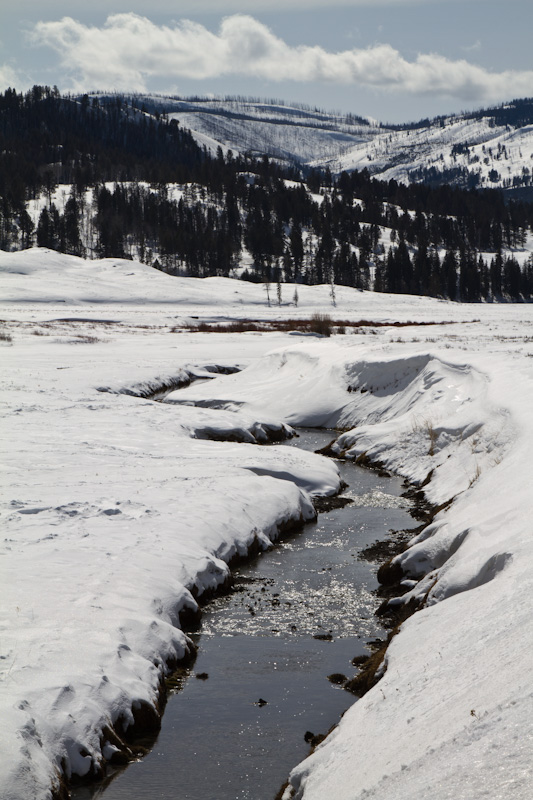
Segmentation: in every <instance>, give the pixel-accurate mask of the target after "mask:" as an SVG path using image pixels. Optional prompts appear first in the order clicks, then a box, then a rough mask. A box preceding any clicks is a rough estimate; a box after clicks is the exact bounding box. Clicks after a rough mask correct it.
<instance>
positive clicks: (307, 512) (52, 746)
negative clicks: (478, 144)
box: [0, 250, 533, 800]
mask: <svg viewBox="0 0 533 800" xmlns="http://www.w3.org/2000/svg"><path fill="white" fill-rule="evenodd" d="M0 270H1V271H2V272H3V280H2V283H3V287H4V292H5V300H3V301H1V302H2V308H1V309H0V318H1V319H2V320H3V322H2V328H1V330H2V331H3V332H4V334H5V337H6V338H4V339H3V340H2V342H1V343H0V344H1V348H2V356H3V361H4V364H5V369H4V371H3V374H2V378H1V381H2V383H1V386H2V391H1V401H2V406H3V411H4V417H5V420H6V432H7V436H6V443H5V445H4V452H3V457H2V465H3V466H2V470H3V481H2V483H3V487H4V491H3V494H4V503H3V510H2V512H1V513H2V530H3V537H2V542H1V543H0V548H1V550H2V564H3V570H4V575H5V576H6V578H7V579H6V578H4V579H3V580H2V582H1V587H2V588H1V592H2V603H1V606H0V608H1V609H2V612H1V625H2V633H1V636H0V641H1V642H2V653H1V655H2V661H1V664H0V669H1V672H2V680H1V682H0V704H1V709H2V711H1V715H2V722H3V724H2V728H1V730H0V748H1V750H2V759H1V761H0V764H1V766H0V786H2V787H3V791H4V794H5V798H6V800H22V799H23V798H24V800H26V799H27V798H28V797H32V798H36V800H41V798H42V799H43V800H44V798H48V797H49V796H50V786H51V785H53V784H54V782H55V784H56V785H57V782H58V776H59V772H60V771H61V770H63V771H64V773H65V774H66V775H69V774H70V773H71V772H76V773H77V774H80V775H84V774H88V773H90V772H91V771H96V770H97V769H98V766H99V764H100V763H101V761H102V756H103V755H104V756H105V757H110V755H111V753H112V752H113V747H114V745H113V743H112V742H111V741H110V740H109V738H107V739H106V736H105V734H103V732H104V731H105V729H106V727H108V726H110V725H116V726H118V727H119V721H123V722H124V723H125V724H126V725H127V724H128V722H131V721H132V707H133V706H134V705H135V704H138V703H139V702H147V703H151V704H154V703H155V702H156V700H157V693H158V690H159V683H160V680H161V676H162V674H163V673H164V671H165V666H164V664H165V662H169V663H172V662H173V661H175V660H176V659H177V658H180V657H181V656H182V655H184V654H185V652H186V650H187V648H188V647H189V646H190V645H189V641H188V639H187V637H186V636H185V635H184V633H183V632H182V631H181V630H180V628H179V618H178V617H179V612H180V611H181V610H182V609H184V608H191V609H194V608H195V607H196V602H197V597H198V596H199V595H201V594H202V593H203V592H205V591H208V590H211V589H214V588H216V586H217V585H219V584H220V583H221V582H223V581H224V580H225V578H226V576H227V574H228V567H227V562H228V561H229V560H231V558H232V557H233V556H234V555H235V554H238V553H245V552H246V550H247V549H248V548H249V547H250V546H251V545H252V544H254V543H255V542H258V543H259V544H260V545H261V544H262V545H265V546H266V545H268V543H269V541H271V540H272V539H274V538H275V537H276V536H277V531H278V528H279V527H280V526H283V525H284V524H286V523H287V522H290V521H298V520H300V519H305V518H309V517H310V516H311V515H312V514H313V510H312V506H311V504H310V495H312V494H315V493H326V494H328V493H332V492H334V491H335V490H336V489H337V487H338V475H337V471H336V468H335V466H334V463H333V462H331V460H328V459H325V458H321V457H319V456H314V455H313V454H308V453H304V452H301V451H296V450H294V449H292V448H291V449H289V448H287V451H288V452H285V450H284V448H258V447H256V446H254V445H253V444H250V443H248V442H253V441H254V440H255V441H257V440H261V438H262V433H261V431H263V433H264V432H265V431H266V430H269V431H272V430H274V431H276V430H278V431H279V430H282V429H283V426H286V425H321V426H339V427H340V428H342V430H343V431H345V432H344V433H343V434H342V435H341V436H340V437H339V439H338V442H337V448H338V450H339V452H343V453H345V454H346V455H348V456H350V457H356V456H358V455H360V454H362V453H366V454H367V455H369V456H370V457H371V458H372V459H375V460H379V461H381V462H383V463H384V464H385V466H387V467H388V468H390V469H392V470H394V471H396V472H398V473H399V474H401V475H404V476H405V477H406V478H408V479H409V480H410V481H412V482H413V483H415V484H417V485H421V484H422V483H423V482H425V480H426V479H427V478H428V476H430V475H431V478H430V480H429V482H428V483H427V484H426V486H425V491H426V493H427V496H428V498H429V500H430V501H431V502H432V503H435V504H440V503H445V502H447V501H450V500H453V502H452V503H451V504H450V505H449V506H447V508H446V509H444V510H443V511H441V512H440V513H439V514H438V515H437V517H436V518H435V519H434V521H433V523H432V524H431V526H430V527H429V528H427V529H426V530H425V531H424V532H423V533H422V534H420V535H419V536H418V537H417V538H416V539H415V540H414V541H413V542H412V546H411V547H410V549H409V550H407V551H406V552H405V553H404V554H402V555H400V556H398V557H397V560H398V563H399V564H400V565H401V566H402V569H403V570H404V572H405V574H406V576H407V577H408V578H409V579H410V580H411V581H412V582H413V583H412V584H411V585H412V588H411V590H410V592H409V593H408V594H407V595H405V596H403V597H402V598H401V599H399V600H398V601H397V602H399V603H401V602H405V600H406V599H409V597H411V596H413V597H416V598H417V599H419V600H423V601H424V608H423V610H421V611H419V612H417V613H416V614H415V615H414V616H413V617H411V618H410V619H408V620H407V622H405V623H404V624H403V625H402V628H401V631H400V633H399V634H398V635H397V636H396V637H395V638H394V639H393V641H392V644H391V646H390V647H389V650H388V653H387V658H386V671H385V674H384V676H383V678H382V679H381V681H380V682H379V683H378V684H377V685H376V686H375V687H374V689H372V690H371V691H370V692H369V693H368V694H367V695H365V696H364V697H363V698H362V699H361V700H359V701H358V702H357V703H355V704H354V706H353V707H352V708H351V709H350V711H349V712H347V713H346V714H345V716H344V717H343V719H342V721H341V722H340V724H339V726H338V728H337V729H336V730H335V731H334V732H333V733H332V734H331V735H330V736H329V737H328V739H327V740H326V741H325V742H324V743H323V744H322V745H320V746H319V747H318V748H317V749H316V751H315V752H314V754H313V755H312V756H311V757H310V758H309V759H307V760H306V761H304V762H303V763H302V764H301V765H300V766H298V767H297V768H296V769H295V770H294V771H293V773H292V776H291V786H292V790H293V792H294V796H295V797H298V798H305V800H318V798H320V800H323V798H324V797H337V798H338V800H343V798H346V800H348V798H350V800H358V798H363V797H364V798H365V800H366V798H373V799H375V800H390V798H392V797H393V798H394V800H403V798H407V797H408V796H409V797H412V795H413V791H415V792H417V793H418V795H419V796H421V797H428V796H432V797H435V798H437V800H444V799H445V798H452V797H453V798H457V797H461V798H472V800H473V799H474V798H476V800H477V798H480V797H488V798H491V800H495V798H500V797H502V798H503V797H505V798H506V797H510V796H512V797H517V798H518V800H525V798H526V797H529V793H530V786H531V740H532V738H533V730H532V728H533V726H532V723H531V719H532V718H533V716H532V711H533V709H532V708H531V706H532V702H531V700H532V692H531V688H530V686H529V683H530V680H529V677H530V675H531V671H532V668H533V663H532V662H533V648H532V647H531V644H532V639H533V629H532V628H533V624H532V622H531V614H530V611H529V608H530V598H531V594H532V589H533V587H532V585H531V584H532V582H533V578H532V576H531V565H532V564H533V545H532V543H531V541H532V540H531V519H532V518H533V514H532V512H533V508H532V506H533V493H532V492H531V477H532V470H531V458H530V453H531V447H532V445H533V441H532V439H533V418H532V412H531V397H532V389H533V358H532V356H533V346H532V333H531V330H532V329H531V313H530V306H523V305H515V306H511V305H502V306H490V307H488V306H482V305H475V306H460V305H458V304H452V303H447V302H442V301H436V300H431V299H428V298H417V297H404V296H390V295H373V294H371V293H365V292H358V291H355V290H351V289H339V290H338V293H337V308H336V309H332V308H331V306H330V305H329V287H327V286H322V287H320V286H319V287H299V294H300V302H299V305H298V308H294V307H288V306H287V307H282V308H281V309H280V308H276V307H271V308H269V307H267V306H266V302H265V295H264V291H263V290H262V287H258V286H255V285H252V284H244V283H238V282H234V281H231V280H225V279H206V280H201V281H200V280H194V279H177V278H171V277H169V276H167V275H164V274H163V273H159V272H155V273H154V271H153V270H150V269H149V268H148V267H144V266H143V265H140V264H137V263H135V262H130V261H119V260H107V261H103V262H83V261H81V260H80V259H76V258H73V257H69V256H64V255H59V254H55V253H49V252H46V251H42V250H32V251H26V252H22V253H0ZM300 289H301V291H300ZM291 296H292V293H291ZM316 310H321V311H325V312H326V313H331V314H332V316H335V317H339V318H343V319H362V318H363V319H371V320H375V321H390V322H393V321H403V322H405V321H408V320H416V321H425V322H438V323H441V324H438V325H434V326H431V327H427V328H425V327H406V328H401V329H399V328H393V327H386V328H374V329H372V328H363V329H356V332H355V333H351V334H348V335H346V336H336V337H332V339H329V340H326V339H321V340H313V341H309V340H308V339H306V338H305V337H303V336H302V337H298V336H292V335H282V334H280V333H257V332H256V333H250V334H200V333H187V332H181V333H171V331H172V329H173V328H174V326H175V325H176V324H179V323H180V322H186V321H187V320H188V319H191V318H192V317H199V318H201V319H211V320H217V319H218V320H221V321H222V320H225V319H231V318H236V317H253V318H262V319H275V318H276V316H277V317H278V318H279V317H286V316H289V315H290V316H291V317H293V316H300V315H301V316H302V317H308V316H310V314H311V313H313V311H316ZM474 320H476V321H474ZM448 322H452V323H453V324H444V323H448ZM9 337H11V341H9ZM212 365H222V366H232V365H238V366H241V367H245V366H247V368H246V369H245V370H244V371H242V372H240V373H237V374H233V375H227V376H220V377H216V378H214V379H213V380H210V381H208V382H205V383H203V384H194V385H191V386H190V387H189V388H186V389H182V390H180V391H179V392H175V393H174V394H173V395H169V396H168V397H167V398H166V400H167V403H166V404H164V403H154V402H153V401H150V400H146V399H140V398H137V397H131V396H128V395H126V394H123V392H124V391H125V390H132V389H134V390H135V391H140V390H142V389H148V388H156V387H157V386H161V385H163V384H169V383H171V382H172V381H173V380H175V381H178V380H181V379H183V377H184V376H185V377H187V376H188V375H189V374H190V373H197V374H202V375H204V377H205V376H206V371H205V369H204V368H205V367H208V366H212ZM99 389H106V391H98V390H99ZM210 435H218V436H219V437H220V438H229V439H231V440H233V439H238V440H240V441H239V442H235V441H229V442H225V441H220V442H213V441H206V440H205V437H206V436H210ZM384 533H385V532H384ZM183 735H184V736H186V735H187V733H186V731H184V732H183ZM287 796H289V794H288V793H287ZM3 798H4V795H2V800H3Z"/></svg>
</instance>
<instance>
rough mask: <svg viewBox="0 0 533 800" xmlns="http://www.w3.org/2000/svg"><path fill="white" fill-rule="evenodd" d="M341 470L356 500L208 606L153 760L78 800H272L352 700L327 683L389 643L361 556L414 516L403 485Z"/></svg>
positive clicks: (305, 441) (310, 437) (302, 443)
mask: <svg viewBox="0 0 533 800" xmlns="http://www.w3.org/2000/svg"><path fill="white" fill-rule="evenodd" d="M300 434H301V435H300V438H299V439H298V440H293V442H292V443H293V444H296V446H298V447H304V448H307V449H317V448H320V447H323V446H324V445H326V444H328V443H329V442H330V441H331V438H332V432H330V431H307V432H303V431H302V432H300ZM281 446H284V445H281ZM339 466H340V469H341V476H342V478H343V480H344V481H345V482H346V483H348V482H349V483H350V486H349V488H348V489H347V490H346V491H345V492H343V497H347V498H350V499H351V500H352V501H353V502H352V503H351V504H349V505H347V506H346V507H345V508H339V509H334V510H332V511H328V512H326V513H324V514H321V515H320V517H319V520H318V522H317V523H316V524H311V525H307V526H306V528H305V529H304V530H303V531H301V532H300V533H298V534H297V535H295V536H293V537H290V538H289V539H286V540H284V541H283V542H281V543H280V544H279V545H278V546H276V547H275V548H274V549H273V550H271V551H269V552H268V553H263V554H262V555H260V556H259V557H258V558H257V559H255V560H254V561H253V562H252V563H251V564H248V565H246V566H244V567H240V568H238V569H237V571H236V584H235V589H236V591H234V592H232V593H231V594H230V596H224V597H221V598H218V599H216V600H213V601H211V602H210V603H209V604H208V605H207V606H206V608H205V609H204V612H203V617H202V625H201V628H200V631H199V635H198V637H195V638H197V643H198V646H199V653H198V658H197V661H196V663H195V666H194V672H193V676H192V677H190V678H189V679H188V681H187V682H186V684H185V686H184V688H182V689H181V691H180V692H179V694H178V695H176V696H175V697H172V698H170V700H169V703H168V704H167V707H166V709H165V715H164V717H163V727H162V730H161V733H160V734H159V737H158V741H157V743H156V744H155V746H154V748H153V751H152V752H151V753H150V754H149V755H148V756H147V757H146V759H144V760H143V761H141V762H139V763H137V764H132V765H131V766H130V767H128V769H127V770H126V771H125V772H124V773H122V774H119V775H118V776H116V779H114V780H112V782H111V783H110V785H109V787H108V788H107V790H105V791H103V792H102V791H101V790H100V789H98V790H97V791H96V794H92V792H90V791H89V790H88V789H87V790H83V789H80V790H78V791H76V792H75V793H74V796H73V800H85V798H88V797H103V798H105V800H149V798H152V797H154V796H157V797H159V798H162V799H163V798H168V800H200V799H203V798H210V797H216V798H217V800H236V798H242V799H243V800H272V798H273V797H274V795H275V794H276V791H277V790H278V789H279V787H280V786H281V784H282V783H283V782H284V781H285V780H286V778H287V776H288V774H289V771H290V769H291V768H292V767H293V766H294V764H295V763H296V762H297V761H298V760H299V759H301V758H302V757H303V756H305V755H306V753H307V751H308V749H309V743H308V742H306V741H305V738H304V734H305V733H306V732H308V731H312V732H314V733H315V734H324V733H326V732H327V731H328V730H329V728H330V727H331V726H332V725H334V724H336V723H337V721H338V719H339V718H340V716H341V715H342V713H343V712H344V711H345V710H346V708H348V707H349V706H350V705H351V704H352V703H353V702H354V699H355V698H354V697H353V695H350V694H348V693H347V692H345V691H343V690H342V689H340V688H339V687H335V686H334V685H333V684H328V682H327V679H326V676H327V675H329V674H332V673H340V672H343V673H344V674H346V675H347V676H351V675H353V674H354V672H355V668H354V667H353V666H352V665H351V659H352V658H353V657H355V656H361V655H364V654H368V649H367V648H365V643H366V642H367V641H368V640H374V639H375V638H376V637H379V636H383V635H384V632H383V629H382V628H381V626H380V624H379V623H378V621H377V619H376V618H375V616H374V611H375V609H376V607H377V602H378V601H377V600H376V597H375V595H374V590H375V589H376V588H377V582H376V580H375V570H376V564H375V563H374V564H372V563H369V562H368V561H366V560H361V559H360V558H359V553H360V552H361V550H362V549H363V548H364V547H366V546H368V545H370V544H372V543H373V542H374V541H375V539H376V538H384V537H385V536H386V534H387V532H388V531H389V529H394V530H397V529H398V528H402V527H408V526H411V525H412V524H413V519H412V517H411V516H410V515H409V513H408V508H409V503H408V502H407V501H406V500H403V499H402V498H401V497H399V492H400V491H401V488H402V487H401V481H399V480H398V479H395V478H385V477H379V476H378V475H377V474H376V473H375V472H371V471H369V470H364V469H361V468H360V467H356V466H354V464H353V463H350V462H345V463H340V464H339ZM315 637H317V638H315ZM321 637H324V638H321ZM206 674H207V675H208V676H209V678H208V679H207V678H206V679H205V680H201V679H200V680H195V678H194V676H195V675H196V676H200V677H203V676H205V675H206ZM265 698H268V700H266V703H265V705H264V706H263V705H261V704H258V701H259V699H265Z"/></svg>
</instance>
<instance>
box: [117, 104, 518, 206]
mask: <svg viewBox="0 0 533 800" xmlns="http://www.w3.org/2000/svg"><path fill="white" fill-rule="evenodd" d="M130 99H132V98H130ZM134 99H135V103H136V104H137V106H140V105H141V104H142V103H143V101H144V102H146V104H147V106H148V108H149V109H150V110H151V111H152V113H153V112H154V111H158V113H161V112H162V113H166V114H167V115H168V117H169V118H174V119H177V120H179V122H180V124H181V125H182V126H183V127H186V128H188V129H190V131H191V133H192V134H193V136H194V137H195V138H196V139H197V141H198V143H199V144H200V145H201V146H204V145H205V146H206V147H207V149H208V150H210V151H211V152H212V153H215V152H216V149H217V147H218V146H219V145H220V146H222V149H223V150H224V152H227V150H233V152H240V153H244V152H247V151H249V152H252V153H254V154H258V153H267V154H268V155H271V156H274V157H276V158H281V159H284V160H289V161H296V162H298V163H303V164H307V165H310V166H316V167H321V168H324V167H326V166H328V167H329V168H330V169H331V171H332V172H334V173H338V172H340V171H342V170H348V171H350V170H354V169H364V168H366V169H368V170H369V171H370V173H372V174H373V175H375V176H376V177H380V178H382V179H384V180H390V179H395V180H398V181H402V182H411V181H420V180H424V179H426V178H428V177H431V179H433V180H435V179H437V178H438V175H439V174H442V173H443V172H445V173H446V182H448V183H458V184H459V185H469V186H477V187H478V188H504V189H512V188H513V187H515V188H516V187H526V188H527V187H529V189H530V191H531V187H533V125H532V124H526V125H522V126H519V127H516V128H515V127H513V126H511V125H509V124H505V123H504V122H503V121H502V119H501V117H499V116H498V111H499V110H498V109H488V110H487V111H486V113H485V112H484V115H483V116H480V117H476V115H472V114H456V115H451V116H449V117H442V118H438V119H436V120H433V121H427V122H423V123H420V124H418V125H416V126H412V125H405V126H404V127H402V126H394V127H388V126H387V125H385V124H382V125H380V124H377V123H375V122H374V121H370V120H365V119H363V118H361V117H354V116H351V115H340V114H338V113H327V112H324V111H318V110H317V109H310V108H305V107H301V106H298V105H294V106H290V105H280V104H276V102H275V101H271V102H266V101H265V102H259V101H251V100H249V101H248V100H245V99H240V100H237V99H234V100H231V99H226V100H222V99H217V100H209V99H194V100H192V99H187V100H180V99H177V98H164V97H152V96H146V97H145V96H142V95H141V96H137V97H135V98H134ZM514 102H515V101H514ZM512 107H513V103H511V104H509V108H512ZM450 171H455V174H452V173H451V172H450ZM431 173H433V174H431ZM469 176H470V177H469Z"/></svg>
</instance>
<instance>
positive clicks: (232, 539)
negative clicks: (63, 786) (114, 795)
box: [0, 309, 339, 800]
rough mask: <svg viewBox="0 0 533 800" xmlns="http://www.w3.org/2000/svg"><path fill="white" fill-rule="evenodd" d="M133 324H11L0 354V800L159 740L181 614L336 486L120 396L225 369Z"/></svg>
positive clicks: (314, 469) (212, 420) (195, 422)
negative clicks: (137, 728)
mask: <svg viewBox="0 0 533 800" xmlns="http://www.w3.org/2000/svg"><path fill="white" fill-rule="evenodd" d="M4 310H5V309H4ZM32 313H33V312H32ZM32 313H26V314H25V316H26V318H28V317H31V316H32ZM144 323H145V319H143V322H142V324H141V325H139V326H138V327H135V326H131V325H130V326H128V327H126V325H124V324H122V323H116V324H106V325H105V326H104V328H103V330H104V332H103V333H101V330H102V326H101V325H99V324H97V323H94V324H91V323H90V322H86V321H81V322H75V321H72V320H71V321H70V322H68V321H58V322H51V321H47V322H46V323H36V322H35V323H34V322H31V323H26V322H21V323H12V324H11V325H10V326H9V330H10V334H9V335H10V336H11V337H12V343H11V344H10V343H9V342H7V341H6V340H4V342H5V344H4V346H3V350H2V355H3V362H4V366H5V370H4V371H3V377H2V405H3V412H4V418H5V420H6V427H5V431H6V434H7V435H6V436H5V440H4V444H3V453H2V465H3V466H2V469H3V480H2V484H3V508H2V512H1V521H2V531H3V537H2V542H1V543H0V550H1V556H2V563H3V570H4V575H5V579H4V580H3V581H2V588H1V593H2V604H1V608H2V613H1V625H2V633H1V643H2V652H1V656H2V659H1V661H0V667H1V673H2V681H1V682H0V707H1V712H0V713H1V718H2V726H1V730H0V750H1V751H2V759H1V766H0V786H1V787H2V789H1V791H0V794H1V796H2V799H3V800H4V798H5V800H27V799H28V798H30V797H31V798H35V800H40V799H41V798H48V797H49V796H50V787H52V786H55V787H56V789H57V788H58V787H59V783H60V776H65V777H67V778H69V777H70V776H71V775H73V774H76V775H78V776H91V775H92V776H97V775H98V774H99V772H100V769H101V766H102V764H103V761H104V759H109V758H113V755H114V754H116V753H117V752H118V751H119V750H121V749H124V736H126V737H127V735H128V729H131V726H132V725H134V724H140V720H142V724H143V725H145V726H146V725H147V724H149V726H151V727H154V726H157V718H158V710H157V709H158V696H159V692H160V688H161V680H162V677H163V676H164V675H165V674H166V673H167V672H168V670H169V669H171V668H172V665H173V664H175V663H176V662H177V661H178V660H179V659H181V658H183V657H184V656H186V654H187V653H188V652H189V651H190V649H191V647H192V645H191V642H190V641H189V639H188V637H187V636H186V635H185V634H184V633H183V632H182V630H181V623H180V614H181V613H182V612H183V611H186V610H192V611H194V610H195V609H196V608H197V599H198V598H200V597H201V596H202V595H204V594H205V593H206V592H209V591H212V590H214V589H216V588H217V587H218V586H220V585H221V584H222V583H223V582H224V581H225V580H226V579H227V577H228V573H229V569H228V563H229V562H230V561H231V560H232V559H233V558H234V557H236V556H239V555H245V554H246V553H247V552H248V551H249V550H250V549H251V548H253V549H254V550H256V549H257V548H259V549H261V548H265V547H268V546H270V544H271V543H272V542H273V541H274V540H275V539H276V538H277V537H278V536H279V534H280V532H281V531H283V530H285V529H288V528H289V527H290V526H294V525H297V524H300V523H301V522H303V521H304V520H308V519H311V518H313V517H314V509H313V506H312V503H311V500H310V497H311V496H312V495H314V494H332V493H334V492H336V491H337V490H338V487H339V476H338V472H337V469H336V467H335V466H334V465H333V464H332V463H330V462H329V461H327V460H326V459H323V458H321V457H319V456H316V455H314V454H312V453H306V452H300V451H298V450H295V449H294V448H259V447H256V446H255V445H252V444H247V443H238V444H237V443H235V442H233V441H232V440H234V439H237V440H239V441H243V442H255V441H263V440H265V439H266V438H267V437H268V436H271V435H280V436H282V435H285V434H286V433H287V431H288V428H287V426H286V425H285V424H284V423H283V422H277V421H276V420H273V419H271V417H270V416H268V417H265V418H262V417H261V416H259V417H256V416H254V417H252V416H250V415H245V414H240V413H238V412H237V413H233V414H230V413H229V412H226V413H224V412H220V411H216V410H215V411H213V410H211V409H196V408H194V407H188V406H171V405H162V404H161V403H156V402H153V401H150V400H146V399H142V398H138V397H133V396H131V395H128V394H124V391H127V390H128V387H130V390H133V389H135V390H138V389H139V387H145V388H148V387H152V388H157V386H158V384H159V385H161V384H164V383H166V382H167V381H170V380H171V379H172V378H174V379H176V380H179V379H180V376H181V377H183V375H184V374H186V375H190V374H193V375H202V374H204V373H205V374H213V373H212V372H210V369H212V367H213V364H215V365H216V363H217V356H218V355H220V357H221V363H223V364H224V363H226V364H227V356H228V353H227V351H226V353H225V355H224V353H223V350H224V348H222V349H221V348H219V349H218V350H217V349H216V348H215V349H214V348H213V343H211V344H210V345H208V347H204V346H203V345H202V344H199V345H198V346H197V347H194V344H193V345H191V344H189V346H188V347H187V348H184V344H183V341H181V342H180V353H181V355H177V351H176V347H177V345H176V337H175V336H174V335H172V334H169V333H168V327H165V328H164V329H163V331H164V332H161V331H158V330H156V332H154V330H153V329H151V328H150V327H148V326H146V325H145V324H144ZM4 330H6V328H5V327H4ZM80 330H82V331H83V333H82V334H80V333H79V331H80ZM89 330H91V332H92V333H91V336H88V335H87V332H88V331H89ZM36 331H37V333H38V334H39V335H34V334H35V332H36ZM67 331H70V334H67ZM191 338H192V337H191ZM264 347H265V344H264V342H260V341H259V340H258V342H257V345H256V350H257V348H259V349H264ZM207 350H208V351H209V352H208V353H207ZM195 356H196V357H199V363H198V364H197V365H195V364H194V361H192V362H191V358H194V357H195ZM202 356H203V357H202ZM206 356H208V357H206ZM213 359H214V361H213ZM206 368H208V369H206ZM157 376H159V378H158V377H157ZM102 388H105V389H106V391H99V390H101V389H102ZM206 437H212V438H216V439H219V440H220V441H209V440H207V439H206ZM227 440H229V441H227ZM150 709H152V711H150ZM154 709H155V711H154ZM121 739H122V740H123V741H121Z"/></svg>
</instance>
